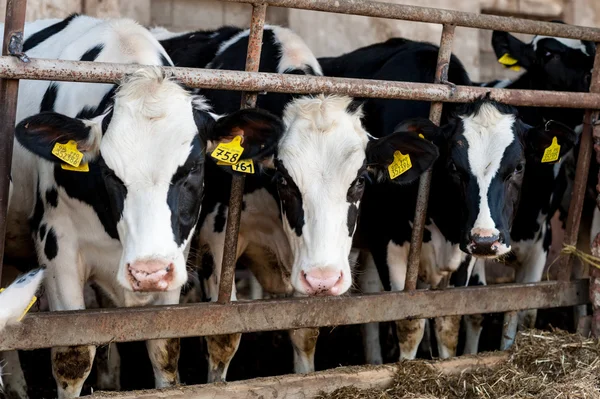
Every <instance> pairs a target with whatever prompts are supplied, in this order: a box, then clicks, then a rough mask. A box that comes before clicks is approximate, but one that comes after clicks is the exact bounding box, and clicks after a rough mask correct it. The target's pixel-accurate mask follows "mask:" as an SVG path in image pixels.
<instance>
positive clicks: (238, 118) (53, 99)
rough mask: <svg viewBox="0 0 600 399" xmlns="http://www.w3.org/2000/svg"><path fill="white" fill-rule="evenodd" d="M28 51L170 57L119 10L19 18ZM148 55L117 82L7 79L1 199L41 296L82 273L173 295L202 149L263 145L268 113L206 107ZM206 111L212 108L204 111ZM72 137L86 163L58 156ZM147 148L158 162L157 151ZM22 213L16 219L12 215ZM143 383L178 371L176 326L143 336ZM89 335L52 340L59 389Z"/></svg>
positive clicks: (64, 303)
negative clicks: (26, 234)
mask: <svg viewBox="0 0 600 399" xmlns="http://www.w3.org/2000/svg"><path fill="white" fill-rule="evenodd" d="M24 49H25V51H26V52H27V53H28V54H29V56H31V57H40V58H56V59H67V60H82V61H97V62H120V63H135V64H145V65H154V66H160V65H171V62H170V60H169V58H168V56H167V55H166V53H165V52H164V49H163V48H162V47H161V46H160V44H159V43H158V42H157V41H156V39H154V38H153V37H152V35H151V34H150V33H149V32H148V31H147V30H146V29H144V28H142V27H141V26H139V25H138V24H137V23H135V22H133V21H131V20H124V19H123V20H121V19H115V20H100V19H94V18H90V17H85V16H77V15H74V16H71V17H69V18H67V19H65V20H61V21H58V22H55V23H53V24H49V25H47V26H46V27H45V28H44V29H42V30H38V31H33V32H32V31H29V32H27V30H26V40H25V43H24ZM209 111H210V110H209V107H208V105H207V104H206V101H205V99H204V98H202V97H200V96H193V95H192V94H190V92H189V91H188V90H186V89H185V88H184V87H183V86H182V85H181V84H179V83H178V82H176V81H174V80H173V79H170V78H168V77H167V76H165V73H164V72H162V71H161V70H160V69H159V68H147V69H141V70H138V71H137V72H135V73H133V74H131V75H129V76H126V77H125V78H123V79H122V81H121V82H120V83H119V84H118V85H116V86H115V85H112V84H82V83H61V82H45V81H24V82H22V83H21V86H20V95H19V103H18V110H17V118H18V121H20V123H19V124H18V125H17V128H16V133H15V135H16V138H17V140H18V142H16V143H15V152H14V156H13V166H12V177H13V183H14V189H13V193H12V201H11V208H10V209H9V219H10V220H9V224H8V227H9V238H10V237H17V236H18V235H16V234H12V235H11V231H10V229H11V226H24V225H27V220H29V228H30V229H31V236H32V237H33V240H34V242H35V246H36V250H37V255H38V260H39V263H40V264H42V265H45V266H46V267H47V272H46V278H45V289H46V294H47V298H48V302H49V306H50V309H51V310H73V309H83V308H85V301H84V293H83V292H84V285H85V284H86V282H87V281H88V280H93V281H94V282H95V283H96V284H97V285H98V286H99V287H101V289H102V291H103V292H104V293H105V294H106V295H108V297H109V298H110V299H111V300H112V302H114V303H115V304H116V305H117V306H143V305H150V304H157V305H158V304H176V303H178V302H179V292H180V287H181V286H182V285H183V284H184V283H185V282H186V281H187V278H188V274H187V271H186V257H187V250H188V243H189V240H190V237H191V236H192V235H193V233H194V229H195V225H196V223H197V220H198V216H199V212H200V205H201V198H202V193H203V187H204V181H203V180H204V179H203V177H204V176H203V175H204V153H205V151H206V150H207V149H210V148H213V147H214V146H215V145H216V144H218V143H219V142H220V141H221V140H226V141H229V140H231V138H232V137H233V136H235V135H243V136H244V144H243V146H244V147H245V149H246V150H247V155H248V156H249V157H250V158H252V157H253V156H254V155H258V154H264V153H265V152H268V151H270V149H272V148H273V146H274V144H275V142H276V141H277V138H278V137H279V135H280V134H281V132H282V125H281V121H280V120H279V119H277V118H275V117H273V116H272V115H268V114H267V113H266V112H259V111H255V110H246V111H243V112H238V113H237V114H234V115H228V116H224V117H222V118H219V117H218V116H217V115H215V114H212V113H211V112H209ZM216 119H218V121H217V120H216ZM69 140H73V141H74V142H75V143H76V144H77V147H78V150H79V151H81V152H82V154H83V160H82V162H83V163H86V164H88V167H89V171H88V172H82V171H70V170H65V169H63V167H62V165H61V161H59V160H58V159H57V158H56V157H55V156H54V155H53V154H52V150H53V148H54V145H55V143H57V142H58V143H61V144H66V143H67V142H68V141H69ZM159 160H160V162H158V161H159ZM23 219H25V220H23ZM147 347H148V350H149V355H150V359H151V362H152V365H153V369H154V374H155V382H156V386H158V387H162V386H168V385H173V384H175V383H177V381H178V372H177V360H178V355H179V341H178V340H177V339H169V340H154V341H148V343H147ZM94 354H95V347H93V346H79V347H72V348H53V350H52V363H53V374H54V377H55V379H56V381H57V388H58V396H59V397H61V398H62V397H73V396H78V395H79V394H80V391H81V388H82V386H83V382H84V381H85V379H86V377H87V376H88V374H89V372H90V370H91V366H92V361H93V358H94Z"/></svg>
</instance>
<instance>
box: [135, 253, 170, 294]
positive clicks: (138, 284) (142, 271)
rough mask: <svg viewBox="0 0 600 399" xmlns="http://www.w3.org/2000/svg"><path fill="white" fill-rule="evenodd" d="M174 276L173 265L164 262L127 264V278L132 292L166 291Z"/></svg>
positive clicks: (151, 261)
mask: <svg viewBox="0 0 600 399" xmlns="http://www.w3.org/2000/svg"><path fill="white" fill-rule="evenodd" d="M174 274H175V265H174V264H173V263H171V262H169V261H165V260H158V259H148V260H138V261H135V262H133V263H128V264H127V278H128V280H129V283H130V284H131V288H132V289H133V290H134V291H166V290H167V289H168V288H169V284H170V283H171V281H173V277H174Z"/></svg>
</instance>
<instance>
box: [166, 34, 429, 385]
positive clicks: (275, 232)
mask: <svg viewBox="0 0 600 399" xmlns="http://www.w3.org/2000/svg"><path fill="white" fill-rule="evenodd" d="M190 35H191V36H194V35H193V34H188V37H190ZM171 40H174V39H171ZM247 46H248V31H247V30H246V31H240V32H239V33H237V34H236V35H235V36H233V37H232V38H231V39H229V40H226V41H225V42H223V43H222V44H221V45H220V46H219V48H218V50H217V52H216V56H215V58H214V59H213V60H212V61H211V62H210V63H209V67H213V68H219V69H227V70H243V69H244V65H245V58H246V48H247ZM189 47H191V46H189ZM177 54H181V57H182V62H189V60H188V58H187V55H185V54H183V53H181V52H177V51H175V50H172V52H170V55H171V56H172V57H173V61H174V62H175V64H176V65H177V64H178V62H179V57H177ZM198 66H202V65H198ZM260 70H261V71H263V72H275V73H288V74H302V75H320V74H321V67H320V65H319V63H318V62H317V60H316V59H315V57H314V55H313V54H312V52H311V51H310V50H309V49H308V47H306V45H305V44H304V42H303V41H302V40H301V39H300V38H299V37H298V36H297V35H295V34H294V33H293V32H292V31H290V30H288V29H284V28H280V27H275V26H267V27H265V30H264V38H263V46H262V55H261V62H260ZM203 94H205V95H206V96H207V98H209V99H210V101H211V104H213V105H214V107H215V110H216V111H218V112H228V111H230V110H234V109H237V107H239V104H240V99H241V97H240V94H239V93H236V92H228V91H203ZM257 106H258V107H260V108H265V109H267V110H269V111H271V112H273V113H274V114H276V115H283V120H284V123H285V133H284V135H283V137H282V139H281V140H280V141H279V143H278V146H277V150H276V154H275V157H274V159H273V160H272V162H269V163H265V164H263V169H264V170H263V173H257V174H254V175H248V176H247V179H246V185H245V189H244V201H243V211H242V216H241V226H240V234H239V238H238V249H237V254H238V258H239V261H240V262H242V263H244V264H245V265H247V266H248V267H249V268H250V269H251V270H252V271H253V273H254V274H255V275H256V277H257V279H258V280H259V281H260V283H261V285H262V286H263V287H264V288H265V290H266V291H268V292H271V293H276V294H291V293H292V292H294V293H295V294H296V295H341V294H343V293H345V292H346V291H347V290H348V289H349V288H350V286H351V283H352V271H351V269H350V264H349V261H348V256H349V253H350V249H351V246H352V237H353V235H354V231H355V225H356V220H357V216H358V208H359V205H360V202H361V197H362V194H363V190H364V188H365V185H366V180H367V178H368V175H369V174H372V175H375V179H374V180H376V181H378V182H379V181H389V180H390V179H389V175H387V168H388V166H389V165H390V163H392V162H393V160H394V152H395V151H401V152H402V153H403V154H410V156H411V159H412V162H413V168H412V169H411V170H410V171H408V172H407V173H405V174H403V175H401V176H399V177H397V178H396V179H394V183H407V182H410V181H413V180H415V179H417V177H418V176H419V175H420V174H421V173H422V172H423V171H424V170H426V169H427V168H429V166H430V165H431V164H432V162H433V161H434V160H435V159H436V157H437V149H436V148H435V146H434V145H432V144H431V143H430V142H428V141H426V140H423V139H421V138H420V137H418V135H417V134H416V133H410V132H398V133H397V134H393V135H390V136H389V137H386V138H384V139H380V140H377V139H375V138H374V137H372V136H370V135H369V134H368V133H367V131H365V129H364V128H363V126H362V124H361V118H362V116H363V113H362V109H361V107H360V106H359V104H358V103H356V102H354V101H352V99H351V98H348V97H345V96H325V95H317V96H292V95H288V94H277V93H269V94H267V95H259V97H258V103H257ZM206 166H207V171H206V196H205V198H204V201H203V209H202V215H201V221H200V224H201V228H200V229H199V232H200V240H201V243H202V245H203V246H204V247H205V248H207V255H206V256H207V257H208V259H209V261H208V264H209V265H210V266H209V267H211V268H214V270H208V272H206V275H207V276H208V281H207V282H208V292H209V296H210V298H211V299H212V300H215V299H216V296H217V291H218V283H219V276H220V268H221V262H222V258H223V243H224V239H225V224H226V220H227V211H228V199H229V194H230V182H229V180H230V179H225V178H223V177H222V175H224V172H222V171H221V170H219V169H217V168H216V167H215V164H214V163H213V162H212V161H207V164H206ZM234 296H235V293H234ZM290 336H291V338H292V343H293V346H294V369H295V371H296V372H308V371H312V370H314V350H315V345H316V338H317V336H318V329H300V330H294V331H292V332H291V334H290ZM208 342H209V353H210V365H209V380H219V379H224V378H225V375H226V372H227V367H228V365H229V362H230V361H231V358H232V357H233V355H234V353H235V351H236V350H237V347H238V344H239V335H236V336H230V337H219V338H210V339H209V340H208Z"/></svg>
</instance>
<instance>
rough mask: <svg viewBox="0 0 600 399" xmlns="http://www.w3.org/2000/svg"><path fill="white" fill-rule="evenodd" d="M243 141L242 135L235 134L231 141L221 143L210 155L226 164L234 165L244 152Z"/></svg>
mask: <svg viewBox="0 0 600 399" xmlns="http://www.w3.org/2000/svg"><path fill="white" fill-rule="evenodd" d="M241 142H242V136H235V137H234V138H233V140H231V141H230V142H229V143H220V144H219V145H218V146H217V148H215V149H214V151H213V152H212V153H211V154H210V155H211V156H212V157H213V158H215V159H217V160H219V161H221V162H223V163H224V164H226V165H234V164H236V163H237V162H238V161H239V159H240V157H241V156H242V153H243V152H244V147H242V146H241Z"/></svg>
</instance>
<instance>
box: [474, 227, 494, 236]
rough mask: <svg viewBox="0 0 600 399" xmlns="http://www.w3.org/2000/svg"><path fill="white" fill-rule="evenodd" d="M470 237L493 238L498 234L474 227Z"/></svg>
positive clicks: (490, 230)
mask: <svg viewBox="0 0 600 399" xmlns="http://www.w3.org/2000/svg"><path fill="white" fill-rule="evenodd" d="M471 235H472V236H479V237H493V236H496V235H498V232H497V231H494V230H492V229H483V228H481V227H475V228H474V229H472V230H471Z"/></svg>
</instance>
